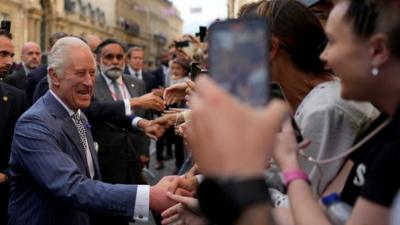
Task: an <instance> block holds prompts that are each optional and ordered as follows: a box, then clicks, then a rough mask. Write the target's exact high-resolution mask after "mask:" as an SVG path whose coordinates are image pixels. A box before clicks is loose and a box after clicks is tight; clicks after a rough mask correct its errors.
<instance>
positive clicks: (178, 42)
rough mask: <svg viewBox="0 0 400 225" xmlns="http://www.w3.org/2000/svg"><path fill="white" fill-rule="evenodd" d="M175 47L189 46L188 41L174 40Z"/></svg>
mask: <svg viewBox="0 0 400 225" xmlns="http://www.w3.org/2000/svg"><path fill="white" fill-rule="evenodd" d="M175 47H176V48H186V47H189V41H188V40H185V41H176V42H175Z"/></svg>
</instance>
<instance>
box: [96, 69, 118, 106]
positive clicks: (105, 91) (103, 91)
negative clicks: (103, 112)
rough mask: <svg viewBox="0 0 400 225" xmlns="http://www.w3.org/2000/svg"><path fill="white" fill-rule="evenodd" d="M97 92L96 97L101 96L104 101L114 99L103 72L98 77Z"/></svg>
mask: <svg viewBox="0 0 400 225" xmlns="http://www.w3.org/2000/svg"><path fill="white" fill-rule="evenodd" d="M95 93H96V97H97V98H100V100H102V101H114V98H113V97H112V95H111V92H110V89H109V88H108V86H107V82H106V80H105V79H104V77H103V75H101V74H99V75H98V76H97V78H96V87H95Z"/></svg>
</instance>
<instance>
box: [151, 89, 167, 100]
mask: <svg viewBox="0 0 400 225" xmlns="http://www.w3.org/2000/svg"><path fill="white" fill-rule="evenodd" d="M151 93H153V94H155V95H156V96H158V97H160V98H163V95H164V88H155V89H153V90H151Z"/></svg>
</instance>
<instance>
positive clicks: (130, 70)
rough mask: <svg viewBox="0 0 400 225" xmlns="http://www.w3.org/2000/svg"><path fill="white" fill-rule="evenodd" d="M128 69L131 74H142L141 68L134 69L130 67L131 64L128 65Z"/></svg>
mask: <svg viewBox="0 0 400 225" xmlns="http://www.w3.org/2000/svg"><path fill="white" fill-rule="evenodd" d="M128 70H129V73H130V74H132V76H134V75H135V73H137V74H138V75H142V70H137V71H136V70H134V69H132V67H131V66H128Z"/></svg>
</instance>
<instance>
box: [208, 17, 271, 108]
mask: <svg viewBox="0 0 400 225" xmlns="http://www.w3.org/2000/svg"><path fill="white" fill-rule="evenodd" d="M208 38H209V39H208V40H209V49H208V53H209V58H208V60H209V64H208V65H209V72H210V75H211V76H212V77H213V79H214V80H215V81H216V82H217V83H219V84H220V85H221V86H222V87H223V88H224V89H225V90H227V91H228V92H230V93H232V94H233V95H234V96H236V97H237V98H238V99H239V100H241V101H243V102H245V103H248V104H250V105H252V106H263V105H266V104H267V102H268V100H269V97H270V95H269V71H268V45H267V44H268V41H267V39H268V36H267V24H266V21H265V20H263V19H257V18H251V19H235V20H227V21H223V22H216V23H214V24H213V25H211V27H210V30H209V37H208Z"/></svg>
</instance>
